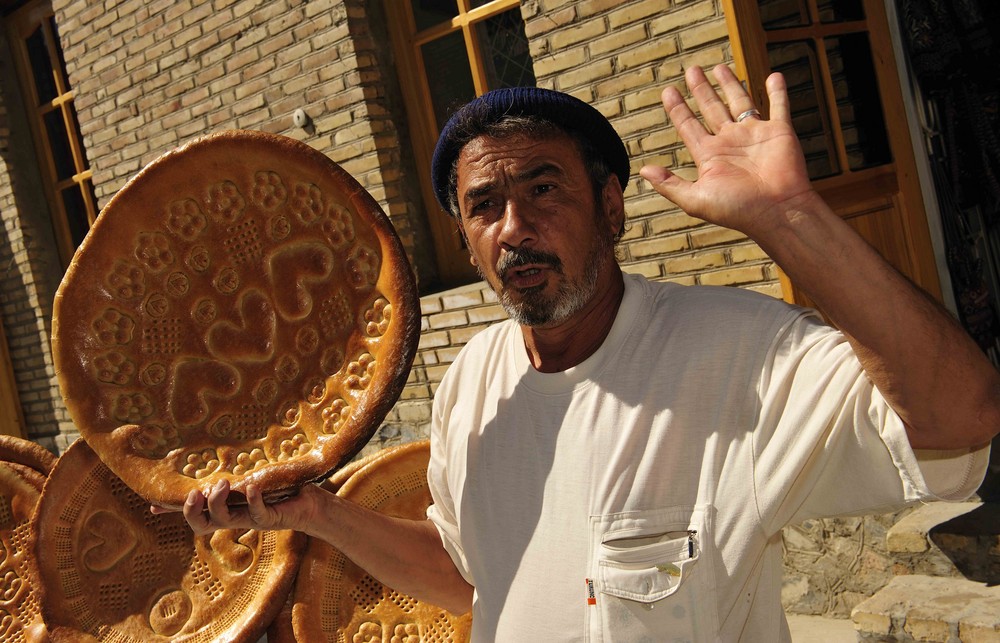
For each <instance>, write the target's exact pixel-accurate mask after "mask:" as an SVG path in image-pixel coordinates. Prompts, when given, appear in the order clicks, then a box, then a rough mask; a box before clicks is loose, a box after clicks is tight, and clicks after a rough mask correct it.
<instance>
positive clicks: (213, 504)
mask: <svg viewBox="0 0 1000 643" xmlns="http://www.w3.org/2000/svg"><path fill="white" fill-rule="evenodd" d="M228 499H229V481H228V480H225V479H223V480H219V481H218V482H216V483H215V486H213V487H212V490H211V491H209V492H208V513H209V515H210V516H211V518H212V520H213V521H214V522H217V523H221V524H225V523H227V522H228V521H229V520H230V518H231V516H230V514H229V505H228V504H227V503H226V502H227V500H228Z"/></svg>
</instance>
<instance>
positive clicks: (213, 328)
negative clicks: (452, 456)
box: [53, 131, 420, 508]
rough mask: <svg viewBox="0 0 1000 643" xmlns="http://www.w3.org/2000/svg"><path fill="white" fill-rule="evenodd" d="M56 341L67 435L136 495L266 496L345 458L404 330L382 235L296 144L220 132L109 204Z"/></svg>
mask: <svg viewBox="0 0 1000 643" xmlns="http://www.w3.org/2000/svg"><path fill="white" fill-rule="evenodd" d="M53 326H54V327H53V348H54V354H55V361H56V367H57V371H58V375H59V383H60V386H61V388H62V393H63V396H64V398H65V400H66V405H67V407H68V408H69V411H70V413H71V414H72V416H73V419H74V421H75V422H76V424H77V426H78V427H79V429H80V433H81V434H82V435H83V437H84V438H85V439H86V440H87V442H88V443H89V444H90V445H91V446H92V447H93V448H94V450H95V451H97V453H98V454H99V455H100V457H101V458H102V459H103V460H104V462H105V463H106V464H107V465H108V467H110V468H111V469H112V470H113V471H114V472H115V473H116V474H117V475H118V476H119V477H121V478H122V479H123V480H125V482H127V483H128V485H129V486H130V487H132V488H133V489H135V490H136V492H137V493H139V494H140V495H141V496H143V497H144V498H146V499H147V500H149V501H150V502H152V503H155V504H159V505H163V506H168V507H174V508H176V507H180V506H181V505H182V504H183V501H184V498H185V497H186V496H187V494H188V493H189V492H190V491H191V490H192V489H199V490H202V491H204V490H206V489H208V488H209V487H210V486H212V485H213V484H214V483H215V482H216V481H218V480H219V479H221V478H226V479H228V480H229V482H230V486H231V488H232V489H233V490H234V491H236V492H237V493H239V492H242V491H243V490H244V489H245V486H246V484H247V483H248V482H251V481H252V482H254V483H256V484H258V485H259V487H260V488H261V489H262V490H263V491H264V493H265V497H266V498H268V499H271V500H275V499H278V498H279V497H283V496H285V495H289V494H290V493H292V492H293V491H294V490H295V489H296V488H298V487H300V486H302V485H303V484H305V483H307V482H310V481H315V480H320V479H322V478H324V477H325V476H326V475H328V474H329V473H330V472H331V471H333V470H335V469H336V468H337V467H338V466H339V465H341V464H343V463H345V462H347V461H349V460H350V459H351V458H352V457H353V456H354V455H355V454H356V453H357V452H358V451H359V450H360V449H361V447H362V446H363V445H364V444H365V443H366V442H367V441H368V440H369V439H370V437H371V435H372V434H373V433H374V432H375V430H376V429H377V428H378V424H379V423H380V422H381V421H382V419H383V418H384V417H385V414H386V413H387V412H388V411H389V409H390V408H391V407H392V405H393V404H394V403H395V401H396V399H397V397H398V396H399V393H400V392H401V390H402V387H403V385H404V383H405V381H406V377H407V375H408V373H409V368H410V365H411V364H412V360H413V355H414V353H415V352H416V344H417V341H418V338H419V330H420V311H419V300H418V299H417V295H416V288H415V285H414V279H413V274H412V271H411V269H410V266H409V263H408V261H407V259H406V256H405V254H404V252H403V249H402V246H401V244H400V242H399V238H398V237H397V236H396V234H395V231H394V230H393V227H392V225H391V223H390V222H389V220H388V219H387V218H386V216H385V214H384V213H383V212H382V211H381V209H380V208H379V206H378V204H377V203H376V202H375V201H374V199H372V197H371V196H370V195H369V194H368V193H367V192H366V191H365V190H364V189H363V188H362V186H361V185H360V184H359V183H357V181H355V180H354V179H353V178H352V177H351V176H350V175H348V174H347V173H346V172H345V171H343V170H342V169H341V168H340V167H339V166H337V165H336V164H335V163H333V162H332V161H330V160H329V159H328V158H327V157H326V156H324V155H323V154H321V153H320V152H318V151H316V150H314V149H312V148H311V147H309V146H308V145H306V144H304V143H300V142H297V141H294V140H292V139H288V138H284V137H279V136H275V135H269V134H264V133H262V132H248V131H231V132H222V133H218V134H214V135H210V136H207V137H205V138H202V139H199V140H196V141H194V142H192V143H189V144H187V145H185V146H183V147H181V148H179V149H177V150H175V151H173V152H170V153H168V154H166V155H164V156H163V157H161V158H159V159H157V160H156V161H154V162H153V163H151V164H150V165H149V166H147V167H146V168H145V169H144V170H143V171H142V172H140V173H139V174H138V175H137V176H136V177H135V178H134V179H133V180H131V181H130V182H129V183H128V184H127V185H126V186H125V187H124V188H122V190H121V191H119V192H118V194H116V195H115V197H114V198H113V199H112V200H111V201H110V202H109V203H108V204H107V206H106V207H105V208H104V210H103V211H102V213H101V215H100V217H98V220H97V222H96V223H95V225H94V226H93V228H92V229H91V231H90V233H89V234H88V236H87V237H86V239H85V240H84V242H83V244H82V245H81V246H80V248H79V250H78V251H77V253H76V255H75V256H74V258H73V262H72V265H71V266H70V268H69V270H68V271H67V273H66V276H65V277H64V279H63V282H62V284H61V286H60V288H59V291H58V294H57V297H56V303H55V311H54V324H53Z"/></svg>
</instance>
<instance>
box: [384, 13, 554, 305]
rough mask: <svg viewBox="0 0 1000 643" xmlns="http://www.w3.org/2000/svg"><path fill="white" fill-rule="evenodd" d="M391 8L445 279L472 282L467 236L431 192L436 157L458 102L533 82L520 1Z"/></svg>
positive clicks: (426, 203)
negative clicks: (440, 136)
mask: <svg viewBox="0 0 1000 643" xmlns="http://www.w3.org/2000/svg"><path fill="white" fill-rule="evenodd" d="M385 8H386V12H387V15H388V16H389V29H390V34H391V36H392V41H393V49H394V52H395V55H396V61H397V64H398V73H399V80H400V85H401V87H402V90H403V93H404V96H405V97H406V101H407V105H408V107H409V110H410V114H409V118H410V129H411V134H412V138H413V144H414V155H415V159H416V164H417V168H418V172H419V174H420V181H421V192H422V195H423V200H424V206H425V210H426V212H427V213H428V215H427V216H428V219H429V223H430V229H431V234H432V236H433V239H434V244H435V255H436V259H437V264H438V270H439V273H440V277H441V281H442V282H443V283H444V284H445V285H449V286H453V285H458V284H461V283H465V282H468V281H472V280H474V279H475V278H476V275H475V272H474V270H473V269H472V266H471V265H470V264H469V260H468V255H467V253H466V250H465V248H464V247H463V245H462V239H461V236H460V235H459V234H458V232H457V229H456V228H455V224H454V223H453V222H452V220H451V218H450V217H449V216H448V215H447V214H446V213H445V212H443V211H442V210H441V208H440V207H439V206H438V205H437V202H436V201H435V199H434V194H433V191H432V190H431V184H430V164H431V156H432V154H433V151H434V144H435V142H436V141H437V136H438V133H439V132H440V131H441V128H442V127H443V126H444V124H445V122H447V120H448V118H449V117H450V116H451V114H452V113H453V112H454V111H455V109H456V108H457V107H459V106H461V105H462V104H464V103H466V102H468V101H469V100H471V99H473V98H475V97H476V96H479V95H482V94H484V93H485V92H487V91H489V90H491V89H498V88H501V87H515V86H522V85H534V84H535V75H534V71H533V67H532V61H531V55H530V54H529V52H528V41H527V38H526V37H525V35H524V22H523V21H522V19H521V6H520V2H519V0H493V1H487V0H386V2H385Z"/></svg>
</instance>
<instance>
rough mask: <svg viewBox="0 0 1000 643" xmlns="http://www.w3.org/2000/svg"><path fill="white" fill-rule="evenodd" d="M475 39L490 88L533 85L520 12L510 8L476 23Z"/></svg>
mask: <svg viewBox="0 0 1000 643" xmlns="http://www.w3.org/2000/svg"><path fill="white" fill-rule="evenodd" d="M476 36H477V37H478V39H479V47H480V49H481V51H482V53H483V59H484V60H483V64H484V67H485V69H486V77H487V79H488V82H489V86H490V89H498V88H500V87H521V86H533V85H534V84H535V72H534V68H533V67H532V65H531V54H529V53H528V39H527V37H525V35H524V23H523V22H522V21H521V11H520V9H516V8H515V9H511V10H510V11H505V12H503V13H501V14H497V15H495V16H493V17H491V18H487V19H486V20H484V21H482V22H480V23H478V24H477V25H476Z"/></svg>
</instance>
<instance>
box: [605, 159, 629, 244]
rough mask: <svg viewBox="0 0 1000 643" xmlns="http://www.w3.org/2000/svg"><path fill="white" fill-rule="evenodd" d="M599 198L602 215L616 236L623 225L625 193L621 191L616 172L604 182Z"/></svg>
mask: <svg viewBox="0 0 1000 643" xmlns="http://www.w3.org/2000/svg"><path fill="white" fill-rule="evenodd" d="M601 200H602V203H601V205H602V206H603V208H604V215H605V216H606V217H607V219H608V224H609V225H610V226H611V233H612V234H613V235H614V236H616V237H617V236H618V233H619V232H621V230H622V228H623V226H624V225H625V195H624V194H623V193H622V184H621V183H619V182H618V175H617V174H612V175H611V176H610V177H609V178H608V180H607V182H606V183H605V184H604V189H603V190H602V191H601Z"/></svg>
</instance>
